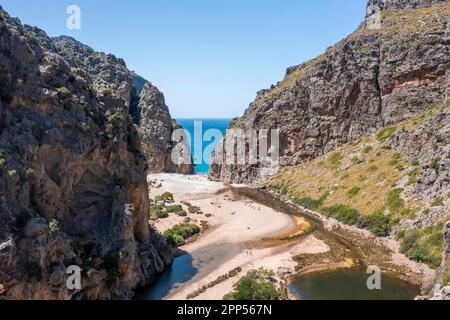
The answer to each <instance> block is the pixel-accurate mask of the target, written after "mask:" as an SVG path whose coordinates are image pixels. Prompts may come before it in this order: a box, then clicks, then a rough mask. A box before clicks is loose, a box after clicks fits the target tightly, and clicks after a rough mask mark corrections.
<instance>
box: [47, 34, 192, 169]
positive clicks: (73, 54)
mask: <svg viewBox="0 0 450 320" xmlns="http://www.w3.org/2000/svg"><path fill="white" fill-rule="evenodd" d="M53 41H54V43H55V46H56V48H57V51H58V53H59V54H60V55H62V56H63V57H64V58H65V59H67V60H69V61H72V62H73V63H74V64H75V65H76V66H77V67H78V68H80V69H81V70H83V71H84V72H85V73H86V74H87V75H88V76H89V77H90V79H91V83H92V86H93V88H94V89H95V91H96V92H97V93H98V94H99V95H101V96H115V97H119V98H122V99H124V100H125V102H126V105H127V107H128V108H129V110H130V114H131V117H132V119H133V122H134V124H135V125H136V126H137V128H138V134H139V137H140V141H141V144H142V151H143V154H144V156H145V158H146V160H147V163H148V172H149V173H158V172H168V173H180V174H192V173H193V171H194V166H193V164H179V165H178V164H175V163H174V162H173V161H172V159H171V153H172V150H173V148H174V146H175V145H176V144H177V143H178V142H179V141H175V142H173V141H172V133H173V130H174V128H173V123H172V122H173V121H172V117H171V115H170V112H169V108H168V107H167V105H166V104H165V100H164V95H163V94H162V92H160V91H159V90H158V88H156V87H155V86H153V85H152V84H151V83H150V82H148V81H147V80H145V79H144V78H142V77H141V76H139V75H137V74H135V73H134V72H131V71H129V70H128V69H127V68H126V64H125V62H124V61H123V60H122V59H119V58H116V57H115V56H114V55H111V54H105V53H102V52H95V51H94V50H93V49H92V48H90V47H88V46H86V45H84V44H82V43H80V42H78V41H76V40H75V39H73V38H70V37H67V36H62V37H57V38H54V39H53ZM185 152H186V153H189V150H185Z"/></svg>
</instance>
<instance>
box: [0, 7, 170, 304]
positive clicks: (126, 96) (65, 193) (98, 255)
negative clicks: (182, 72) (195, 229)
mask: <svg viewBox="0 0 450 320" xmlns="http://www.w3.org/2000/svg"><path fill="white" fill-rule="evenodd" d="M82 60H83V61H82ZM134 91H135V84H134V80H133V76H132V75H131V73H130V72H129V71H128V70H127V69H126V66H125V63H124V62H123V60H121V59H117V58H116V57H114V56H112V55H105V54H102V53H95V52H94V51H93V50H92V49H90V48H89V47H87V46H84V45H82V44H80V43H78V42H76V41H73V40H72V39H70V38H57V39H54V40H53V39H51V38H49V37H48V36H47V35H46V34H45V33H44V32H43V31H41V30H39V29H36V28H32V27H28V26H27V27H23V26H22V25H21V23H20V21H19V20H18V19H14V18H11V17H10V16H9V15H8V14H7V13H6V12H5V11H3V10H0V298H1V299H82V298H84V299H127V298H130V297H131V296H132V294H133V289H135V288H136V287H138V286H142V285H146V284H148V283H150V282H151V281H152V280H153V279H154V277H155V276H156V274H157V273H159V272H162V271H163V270H164V268H165V267H167V266H168V265H169V264H170V263H171V262H172V252H171V249H170V248H169V247H168V246H167V244H166V243H165V241H164V240H163V239H162V238H161V236H159V235H158V234H157V233H156V232H155V231H154V230H153V229H151V228H150V227H149V224H148V215H149V200H148V187H147V183H146V168H147V167H148V163H147V161H146V155H145V154H143V153H142V150H143V149H142V146H141V139H142V137H141V136H140V135H139V132H138V128H137V127H136V125H135V124H133V121H132V118H131V117H130V105H131V102H132V99H133V94H134ZM161 169H163V168H161ZM71 265H77V266H80V267H81V268H82V269H83V273H82V289H81V290H73V291H71V290H69V289H68V288H67V286H66V280H67V275H66V270H67V267H68V266H71Z"/></svg>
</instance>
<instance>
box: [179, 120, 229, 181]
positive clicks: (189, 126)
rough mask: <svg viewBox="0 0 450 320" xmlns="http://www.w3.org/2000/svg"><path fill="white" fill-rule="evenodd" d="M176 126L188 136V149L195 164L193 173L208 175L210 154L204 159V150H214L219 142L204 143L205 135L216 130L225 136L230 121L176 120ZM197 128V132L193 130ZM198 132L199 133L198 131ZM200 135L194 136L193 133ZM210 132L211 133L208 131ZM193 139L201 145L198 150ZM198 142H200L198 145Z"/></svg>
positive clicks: (214, 140)
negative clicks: (181, 128) (178, 125)
mask: <svg viewBox="0 0 450 320" xmlns="http://www.w3.org/2000/svg"><path fill="white" fill-rule="evenodd" d="M176 120H177V122H178V124H180V125H181V126H182V127H183V128H184V129H185V130H186V131H187V132H188V133H189V135H190V144H189V146H190V148H191V152H192V156H193V158H194V162H195V161H197V162H199V163H197V164H195V167H194V172H195V173H196V174H208V171H209V161H210V158H211V154H210V152H208V154H207V155H205V156H204V157H203V156H202V155H203V153H204V151H205V149H206V148H208V150H214V147H215V146H216V145H217V143H218V142H219V140H216V139H212V141H204V140H205V139H204V137H205V133H206V132H207V131H208V130H210V129H216V130H218V131H220V132H221V133H222V134H225V132H226V130H227V129H228V126H229V124H230V122H231V120H232V119H176ZM195 128H197V130H195ZM199 130H200V131H199ZM195 131H197V132H199V133H200V135H199V134H197V135H195V134H194V132H195ZM210 132H211V131H210ZM194 139H197V144H198V145H201V147H200V148H197V149H199V150H196V144H195V143H194ZM198 142H202V143H201V144H199V143H198Z"/></svg>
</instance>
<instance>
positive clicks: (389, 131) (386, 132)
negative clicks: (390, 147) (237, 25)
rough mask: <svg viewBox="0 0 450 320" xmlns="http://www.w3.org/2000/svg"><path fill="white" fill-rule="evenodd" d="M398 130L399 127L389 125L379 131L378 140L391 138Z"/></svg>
mask: <svg viewBox="0 0 450 320" xmlns="http://www.w3.org/2000/svg"><path fill="white" fill-rule="evenodd" d="M396 131H397V127H388V128H385V129H383V130H381V131H379V132H378V133H377V138H378V140H386V139H389V138H391V137H392V136H393V135H394V133H395V132H396Z"/></svg>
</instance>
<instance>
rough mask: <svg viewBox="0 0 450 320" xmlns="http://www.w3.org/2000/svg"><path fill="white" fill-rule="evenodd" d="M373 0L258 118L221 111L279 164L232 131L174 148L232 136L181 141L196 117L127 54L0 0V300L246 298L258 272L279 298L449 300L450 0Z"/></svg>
mask: <svg viewBox="0 0 450 320" xmlns="http://www.w3.org/2000/svg"><path fill="white" fill-rule="evenodd" d="M374 6H375V7H377V8H379V9H380V10H379V12H378V11H377V12H374V11H372V10H369V9H371V8H373V7H374ZM367 8H368V11H367V14H366V17H365V20H364V21H363V22H362V23H361V25H360V26H359V27H358V28H357V30H356V31H355V32H353V33H352V34H350V35H349V36H348V37H346V38H345V39H343V40H342V41H340V42H338V43H337V44H336V45H333V46H331V47H329V48H328V49H327V50H326V51H325V52H324V53H323V54H322V55H320V56H318V57H317V58H315V59H312V60H310V61H307V62H305V63H303V64H301V65H298V66H293V67H289V68H288V69H287V71H286V75H285V78H284V80H282V81H280V82H279V83H277V84H276V85H273V86H272V87H271V88H269V89H265V90H261V91H259V92H258V93H257V96H256V99H255V101H254V102H252V103H251V104H250V106H249V107H248V108H247V109H246V110H245V113H244V115H243V116H242V117H240V118H235V119H233V120H232V121H231V123H230V124H229V126H228V123H229V121H228V120H226V119H220V120H218V119H213V120H211V119H209V122H205V124H204V129H205V130H206V129H211V128H213V129H218V130H217V131H219V132H224V131H225V128H226V126H228V128H229V129H242V130H244V131H243V132H246V131H250V130H256V132H259V133H261V132H262V131H264V130H265V129H276V130H278V132H279V137H280V145H279V153H280V157H279V163H280V168H279V170H277V171H273V170H272V168H268V167H267V166H266V163H265V162H259V163H256V164H255V163H249V162H248V163H245V164H240V163H239V164H228V163H221V162H220V161H218V159H219V156H221V155H222V153H221V152H220V150H219V148H220V144H219V147H218V148H217V149H216V150H215V152H213V153H212V159H211V163H210V164H207V163H202V164H198V163H196V165H195V166H194V164H193V163H192V161H190V162H189V163H183V164H175V163H174V162H173V161H172V156H173V150H177V152H179V154H177V157H183V156H185V155H188V158H191V159H192V160H195V159H196V157H197V155H198V154H199V153H200V154H201V156H202V158H203V153H204V151H205V150H209V149H210V148H211V145H216V143H217V142H218V141H214V144H211V145H210V146H208V148H204V146H203V145H201V147H200V148H197V150H194V149H190V148H192V146H193V145H194V144H195V143H193V140H192V141H189V142H191V146H190V148H187V146H185V147H183V148H181V149H178V148H177V146H179V143H180V142H186V141H180V140H176V141H173V140H174V139H173V137H172V135H173V133H174V132H175V131H176V130H177V129H182V128H185V129H186V130H187V132H188V133H191V135H187V136H191V137H193V136H194V134H193V133H194V132H193V131H194V130H195V129H194V127H195V125H194V124H193V122H194V120H193V119H178V120H179V121H177V120H175V119H173V117H172V115H171V113H170V111H169V108H168V106H167V105H166V101H165V97H164V95H163V93H162V92H161V91H160V90H159V89H158V88H157V87H156V86H154V85H153V84H152V83H151V82H150V81H148V80H146V79H144V78H143V77H141V76H139V75H138V74H137V73H135V72H134V71H131V70H129V69H128V67H127V65H126V63H125V61H124V60H123V59H121V58H118V57H116V56H114V55H112V54H106V53H103V52H96V51H95V50H94V49H92V48H91V47H89V46H87V45H85V44H83V43H81V42H79V41H77V40H75V39H74V38H71V37H68V36H60V37H55V38H52V37H49V36H48V35H47V34H46V33H45V32H44V31H43V30H41V29H39V28H36V27H31V26H28V25H22V23H21V22H20V20H19V19H17V18H13V17H11V16H10V15H9V14H8V13H7V12H6V11H4V10H3V9H2V8H0V300H3V299H5V300H15V299H26V300H41V299H44V300H70V299H73V300H96V299H100V300H104V299H107V300H108V299H113V300H116V299H124V300H126V299H132V298H134V299H138V300H139V299H143V300H150V299H155V300H158V299H172V300H202V299H206V300H208V299H212V300H221V299H239V298H240V297H242V296H241V294H242V292H240V291H239V288H240V286H239V284H240V283H241V281H243V283H244V284H245V283H262V287H264V288H265V289H266V290H261V291H263V292H262V293H261V296H257V297H256V298H259V299H261V297H262V298H264V299H268V300H270V299H286V300H287V299H333V298H339V297H341V298H342V297H345V298H347V299H357V298H358V297H357V296H359V295H361V296H362V297H364V298H369V299H370V298H372V297H373V298H374V299H383V298H387V299H414V298H417V299H439V300H444V299H450V283H449V281H450V260H449V253H450V215H449V212H450V101H449V99H448V98H449V88H450V31H449V30H450V29H449V28H450V27H449V23H450V1H448V0H386V1H382V0H369V1H368V4H367ZM374 14H380V17H379V18H380V23H381V26H380V27H379V28H373V26H372V25H371V24H370V23H371V21H372V20H371V19H372V18H373V15H374ZM202 139H203V137H202ZM221 142H224V143H226V142H227V136H225V137H224V138H223V140H222V141H221ZM188 149H189V150H188ZM244 149H245V150H244V153H245V152H247V151H248V150H249V149H250V141H246V144H245V148H244ZM233 150H234V149H233ZM191 151H193V155H191V154H190V153H191ZM241 151H242V150H241ZM238 152H240V151H239V149H236V153H238ZM206 158H207V159H208V157H206ZM73 265H75V266H79V267H80V268H81V269H82V270H83V271H82V284H83V286H82V288H81V289H76V290H70V289H69V288H67V286H66V278H67V275H66V270H67V268H68V267H69V266H73ZM371 265H372V266H373V265H375V266H377V267H379V268H380V269H381V270H382V272H383V280H384V281H386V282H385V284H386V286H385V291H380V292H375V294H374V295H372V294H371V293H370V292H367V290H366V287H365V286H364V285H365V280H366V278H365V276H366V273H365V269H366V268H367V267H368V266H371ZM246 281H247V282H246ZM252 281H254V282H252ZM327 281H329V282H330V284H329V285H326V284H324V283H325V282H327ZM361 284H363V286H362V287H361ZM330 286H333V288H332V289H333V290H334V289H335V291H336V296H333V295H332V294H328V291H330ZM243 291H245V290H243ZM248 291H251V290H248ZM254 291H258V290H254ZM397 291H398V292H397ZM258 292H259V291H258ZM253 293H254V292H253ZM365 294H368V295H367V296H366V295H365ZM256 298H255V299H256Z"/></svg>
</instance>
